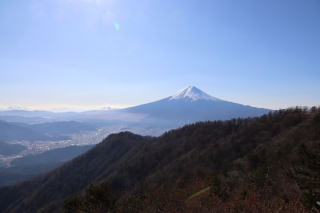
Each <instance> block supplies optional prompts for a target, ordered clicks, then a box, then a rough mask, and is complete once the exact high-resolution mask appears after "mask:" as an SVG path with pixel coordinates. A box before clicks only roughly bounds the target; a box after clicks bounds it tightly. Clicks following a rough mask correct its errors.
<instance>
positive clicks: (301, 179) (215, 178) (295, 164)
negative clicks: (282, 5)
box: [0, 107, 320, 212]
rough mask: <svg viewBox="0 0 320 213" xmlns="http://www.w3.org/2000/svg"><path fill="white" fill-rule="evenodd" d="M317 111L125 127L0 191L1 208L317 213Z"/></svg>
mask: <svg viewBox="0 0 320 213" xmlns="http://www.w3.org/2000/svg"><path fill="white" fill-rule="evenodd" d="M319 156H320V109H319V108H315V107H314V108H312V109H304V108H293V109H287V110H280V111H276V112H271V113H269V114H267V115H264V116H261V117H258V118H247V119H233V120H229V121H215V122H200V123H195V124H191V125H187V126H184V127H182V128H180V129H177V130H172V131H169V132H167V133H165V134H163V135H162V136H160V137H156V138H152V137H142V136H139V135H135V134H132V133H129V132H123V133H119V134H113V135H110V136H109V137H108V138H106V139H105V140H104V141H103V142H102V143H100V144H98V145H97V146H96V147H94V148H93V149H91V150H90V151H88V152H87V153H85V154H83V155H81V156H79V157H77V158H76V159H74V160H72V161H70V162H68V163H66V164H65V165H63V166H62V167H60V168H58V169H56V170H53V171H51V172H49V173H47V174H45V175H42V176H39V177H36V178H34V179H32V180H29V181H26V182H24V183H21V184H18V185H14V186H9V187H3V188H0V210H1V211H2V212H61V211H65V212H108V211H110V212H312V211H313V212H316V211H318V210H317V209H319V207H320V204H319V201H320V199H319V196H320V181H319V179H320V174H319V171H320V169H319V164H320V162H319V160H320V157H319Z"/></svg>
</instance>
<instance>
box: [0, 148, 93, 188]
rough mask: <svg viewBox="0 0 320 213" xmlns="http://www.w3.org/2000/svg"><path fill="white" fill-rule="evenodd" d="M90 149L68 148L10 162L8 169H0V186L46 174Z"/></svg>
mask: <svg viewBox="0 0 320 213" xmlns="http://www.w3.org/2000/svg"><path fill="white" fill-rule="evenodd" d="M92 147H93V146H92V145H87V146H69V147H65V148H58V149H54V150H50V151H47V152H43V153H40V154H35V155H27V156H24V157H22V158H17V159H15V160H13V161H12V162H11V167H10V168H0V186H4V185H9V184H15V183H18V182H21V181H23V180H26V179H28V178H30V177H32V176H35V175H37V174H40V173H44V172H48V171H50V170H52V169H54V168H57V167H59V166H61V165H62V164H63V163H65V162H67V161H69V160H71V159H73V158H75V157H77V156H79V155H81V154H83V153H85V152H86V151H88V150H89V149H91V148H92ZM0 148H1V143H0ZM0 150H1V149H0ZM0 154H1V151H0Z"/></svg>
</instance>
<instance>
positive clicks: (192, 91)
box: [169, 86, 220, 101]
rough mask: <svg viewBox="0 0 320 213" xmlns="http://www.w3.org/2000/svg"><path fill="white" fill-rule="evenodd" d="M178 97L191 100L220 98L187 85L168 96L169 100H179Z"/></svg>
mask: <svg viewBox="0 0 320 213" xmlns="http://www.w3.org/2000/svg"><path fill="white" fill-rule="evenodd" d="M179 99H189V100H192V101H198V100H212V101H219V100H220V99H218V98H215V97H213V96H210V95H208V94H207V93H205V92H203V91H201V90H200V89H198V88H197V87H195V86H188V87H187V88H184V89H182V90H180V91H179V92H178V93H176V94H174V95H172V96H170V97H169V100H179Z"/></svg>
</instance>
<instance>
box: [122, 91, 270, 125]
mask: <svg viewBox="0 0 320 213" xmlns="http://www.w3.org/2000/svg"><path fill="white" fill-rule="evenodd" d="M124 111H126V112H128V113H137V114H144V115H145V118H144V119H143V122H147V123H150V122H152V123H153V122H159V124H166V125H170V124H172V125H173V126H176V125H184V124H186V123H193V122H197V121H209V120H211V121H212V120H228V119H232V118H244V117H255V116H260V115H263V114H266V113H268V112H270V111H271V110H268V109H263V108H256V107H251V106H247V105H242V104H237V103H233V102H229V101H225V100H222V99H219V98H216V97H213V96H211V95H209V94H207V93H205V92H203V91H201V90H200V89H198V88H197V87H194V86H189V87H187V88H185V89H182V90H180V91H179V92H177V93H176V94H174V95H172V96H170V97H167V98H164V99H161V100H159V101H155V102H151V103H147V104H143V105H139V106H135V107H131V108H127V109H125V110H124Z"/></svg>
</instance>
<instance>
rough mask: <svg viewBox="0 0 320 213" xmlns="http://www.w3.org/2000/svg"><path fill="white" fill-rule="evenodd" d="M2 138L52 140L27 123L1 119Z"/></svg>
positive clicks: (4, 139) (8, 139) (0, 138)
mask: <svg viewBox="0 0 320 213" xmlns="http://www.w3.org/2000/svg"><path fill="white" fill-rule="evenodd" d="M0 140H1V141H4V142H5V141H12V140H29V141H35V140H50V137H49V136H47V135H45V134H43V133H41V132H38V131H35V130H34V129H32V128H30V126H28V125H26V124H18V123H9V122H5V121H0Z"/></svg>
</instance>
